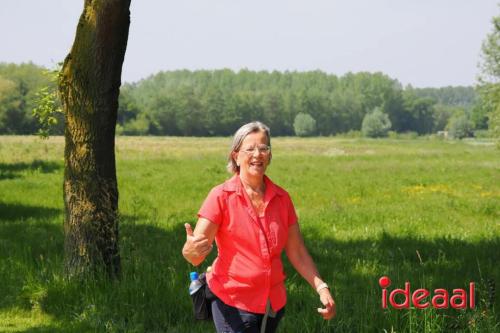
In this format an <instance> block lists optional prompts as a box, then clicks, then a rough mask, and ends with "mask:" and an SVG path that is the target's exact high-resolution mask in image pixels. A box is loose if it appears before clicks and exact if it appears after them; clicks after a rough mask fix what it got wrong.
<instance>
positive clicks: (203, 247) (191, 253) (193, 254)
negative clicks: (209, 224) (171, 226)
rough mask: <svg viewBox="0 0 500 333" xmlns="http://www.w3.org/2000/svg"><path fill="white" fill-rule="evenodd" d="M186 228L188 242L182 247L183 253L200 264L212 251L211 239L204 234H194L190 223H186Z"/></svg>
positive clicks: (192, 261)
mask: <svg viewBox="0 0 500 333" xmlns="http://www.w3.org/2000/svg"><path fill="white" fill-rule="evenodd" d="M184 227H185V228H186V243H185V244H184V247H183V248H182V255H183V256H184V258H186V260H187V261H189V262H190V263H192V264H193V265H195V266H197V265H199V264H200V263H201V262H202V261H203V260H204V259H205V257H206V256H207V255H208V254H209V253H210V251H212V248H213V246H212V245H211V243H212V242H211V241H210V240H209V239H208V237H206V236H205V235H204V234H202V233H201V234H198V235H194V233H193V229H191V225H190V224H189V223H186V224H184Z"/></svg>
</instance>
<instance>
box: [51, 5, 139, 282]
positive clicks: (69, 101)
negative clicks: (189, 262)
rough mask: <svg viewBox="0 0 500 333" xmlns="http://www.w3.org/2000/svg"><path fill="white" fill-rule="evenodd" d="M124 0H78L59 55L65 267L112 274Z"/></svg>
mask: <svg viewBox="0 0 500 333" xmlns="http://www.w3.org/2000/svg"><path fill="white" fill-rule="evenodd" d="M129 7H130V0H85V3H84V9H83V13H82V15H81V17H80V20H79V22H78V27H77V30H76V37H75V41H74V43H73V46H72V48H71V51H70V53H69V54H68V56H67V57H66V59H65V60H64V64H63V67H62V70H61V74H60V78H59V92H60V95H61V100H62V104H63V111H64V114H65V118H66V128H65V150H64V204H65V219H64V233H65V244H64V251H65V270H66V273H67V274H68V275H69V276H75V275H81V274H87V273H95V272H96V271H105V272H107V273H108V274H109V275H110V276H112V277H117V276H118V275H119V273H120V255H119V251H118V186H117V180H116V165H115V152H114V149H115V126H116V118H117V110H118V95H119V91H120V85H121V71H122V65H123V60H124V57H125V50H126V47H127V39H128V30H129V25H130V11H129Z"/></svg>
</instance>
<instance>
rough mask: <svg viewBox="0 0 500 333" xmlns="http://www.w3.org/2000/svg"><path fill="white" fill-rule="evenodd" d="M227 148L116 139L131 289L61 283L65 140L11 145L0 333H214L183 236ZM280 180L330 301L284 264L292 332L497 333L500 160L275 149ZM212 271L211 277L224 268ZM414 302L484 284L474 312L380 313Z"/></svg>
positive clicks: (456, 152) (9, 141)
mask: <svg viewBox="0 0 500 333" xmlns="http://www.w3.org/2000/svg"><path fill="white" fill-rule="evenodd" d="M229 145H230V139H229V138H204V139H196V138H144V137H139V138H124V137H123V138H118V139H117V168H118V181H119V191H120V213H121V222H120V223H121V224H120V237H121V238H120V250H121V257H122V266H123V278H122V280H121V281H120V282H108V281H105V280H103V281H99V280H91V281H85V282H77V281H68V280H66V279H65V278H64V275H63V273H62V258H63V253H62V251H63V229H62V221H63V215H62V208H63V201H62V174H63V159H62V156H63V139H62V138H59V137H54V138H51V139H49V140H48V141H41V140H39V139H37V138H33V137H0V295H1V296H0V332H94V331H95V332H181V333H186V332H188V333H190V332H210V331H213V328H212V324H211V323H193V320H192V316H191V307H190V303H189V302H190V300H189V297H188V295H187V285H188V273H189V272H190V271H191V270H192V267H190V265H189V264H188V263H186V262H185V261H184V260H183V258H182V256H181V253H180V252H181V248H182V245H183V242H184V240H185V232H184V228H183V223H185V222H190V223H192V224H194V222H195V214H196V212H197V210H198V208H199V206H200V205H201V203H202V201H203V199H204V197H205V196H206V194H207V193H208V191H209V190H210V188H211V187H213V186H214V185H216V184H218V183H220V182H222V181H224V180H225V179H226V178H227V177H228V176H229V175H228V174H227V173H226V172H225V164H226V154H227V149H228V147H229ZM268 174H269V176H270V177H271V178H272V179H273V180H274V181H275V182H276V183H277V184H279V185H281V186H282V187H284V188H285V189H286V190H288V191H289V193H290V194H291V196H292V198H293V200H294V202H295V205H296V208H297V212H298V215H299V219H300V225H301V228H302V231H303V234H304V237H305V240H306V245H307V247H308V248H309V250H310V252H311V254H312V256H313V257H314V259H315V261H316V263H317V265H318V268H319V270H320V272H321V274H322V275H323V277H324V279H326V281H328V282H329V283H330V284H331V285H332V288H333V294H334V297H335V299H336V302H337V307H338V316H337V317H336V318H335V319H334V320H332V321H330V322H324V321H323V320H322V319H321V318H320V317H319V316H318V315H317V313H316V310H315V309H316V308H317V307H318V306H319V302H318V299H317V297H316V296H315V292H314V291H313V290H312V289H311V288H310V287H309V286H308V285H307V284H306V283H305V281H304V280H303V279H302V278H300V277H299V276H298V275H297V273H296V272H295V271H294V270H293V269H292V268H291V266H290V265H289V264H288V262H286V259H285V264H286V265H285V266H286V272H287V275H288V279H287V289H288V297H289V299H288V304H287V309H286V316H285V318H284V320H283V321H282V323H281V327H280V332H315V333H316V332H363V331H368V332H371V331H378V332H383V331H384V330H385V331H387V332H392V331H393V332H423V331H426V332H441V331H456V330H462V331H466V332H488V331H491V332H494V331H497V330H498V329H499V327H500V326H499V324H498V323H499V319H500V316H499V315H498V310H495V309H498V306H499V305H500V303H499V300H498V296H496V298H495V297H494V296H493V299H491V298H492V294H491V292H489V289H491V288H489V287H488V281H489V280H493V281H495V282H496V283H497V285H498V284H499V283H500V152H499V151H498V149H496V148H495V147H494V146H493V145H489V144H487V142H486V144H482V143H481V142H479V141H469V142H454V141H437V140H424V139H416V140H389V139H386V140H361V139H338V138H337V139H335V138H311V139H296V138H277V139H273V160H272V163H271V166H270V167H269V169H268ZM213 257H214V255H213V254H212V255H211V257H210V258H209V260H207V262H205V263H204V264H203V265H202V268H205V267H206V266H208V264H209V262H211V260H212V259H213ZM382 275H388V276H389V277H390V278H391V279H392V281H393V284H392V286H391V287H390V289H392V288H395V287H400V288H402V287H403V286H404V282H405V281H410V282H411V285H412V289H413V290H414V289H416V288H419V287H425V288H428V289H431V290H433V289H435V288H445V289H447V290H449V291H451V290H452V289H454V288H465V287H466V286H467V285H468V282H469V281H475V282H476V284H477V286H476V289H477V296H476V297H477V307H476V309H475V310H470V309H467V310H462V311H459V310H454V309H448V310H434V309H431V308H428V309H426V310H418V309H410V310H394V309H387V310H383V309H382V308H381V300H380V298H381V289H380V287H379V286H378V282H377V281H378V279H379V278H380V277H381V276H382Z"/></svg>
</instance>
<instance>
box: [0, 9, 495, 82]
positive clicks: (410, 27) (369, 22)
mask: <svg viewBox="0 0 500 333" xmlns="http://www.w3.org/2000/svg"><path fill="white" fill-rule="evenodd" d="M83 2H84V1H83V0H44V1H39V0H1V2H0V31H1V33H0V62H14V63H22V62H29V61H31V62H34V63H35V64H38V65H43V66H46V67H53V66H55V64H57V63H58V62H60V61H62V60H63V59H64V57H65V56H66V54H67V53H68V52H69V50H70V48H71V45H72V43H73V40H74V35H75V31H76V25H77V22H78V19H79V16H80V14H81V11H82V9H83ZM499 2H500V1H499V0H302V1H298V0H251V1H250V0H246V1H243V0H212V1H210V0H178V1H173V0H132V4H131V8H130V12H131V14H130V15H131V25H130V33H129V40H128V46H127V52H126V55H125V62H124V64H123V76H122V78H123V81H125V82H135V81H138V80H140V79H143V78H147V77H148V76H150V75H153V74H155V73H157V72H158V71H161V70H177V69H190V70H196V69H210V70H212V69H221V68H230V69H233V70H235V71H237V70H240V69H243V68H247V69H250V70H268V71H272V70H279V71H286V70H288V71H309V70H321V71H324V72H327V73H329V74H335V75H339V76H341V75H344V74H345V73H347V72H359V71H369V72H378V71H380V72H383V73H385V74H387V75H389V76H390V77H392V78H394V79H397V80H399V81H400V82H401V83H402V84H403V85H407V84H411V85H413V86H414V87H442V86H449V85H452V86H457V85H474V84H475V83H476V78H477V75H478V74H479V70H478V63H479V61H480V53H481V43H482V41H483V40H484V39H485V37H486V35H487V34H488V33H489V32H490V31H491V28H492V24H491V19H492V17H493V16H496V15H499V14H500V7H499V6H498V5H497V4H498V3H499Z"/></svg>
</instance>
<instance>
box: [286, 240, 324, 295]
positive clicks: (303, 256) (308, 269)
mask: <svg viewBox="0 0 500 333" xmlns="http://www.w3.org/2000/svg"><path fill="white" fill-rule="evenodd" d="M288 259H289V260H290V263H291V264H292V266H293V267H294V268H295V270H296V271H297V272H299V274H300V275H301V276H302V277H303V278H304V279H305V280H306V281H307V282H308V283H309V284H310V285H311V287H313V288H314V289H316V288H317V287H318V286H319V285H320V284H321V283H323V282H324V281H323V280H322V279H321V276H320V275H319V272H318V269H317V268H316V265H315V264H314V261H313V259H312V257H311V256H310V255H309V252H308V251H307V249H305V248H303V249H300V250H298V251H296V253H293V254H289V255H288Z"/></svg>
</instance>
